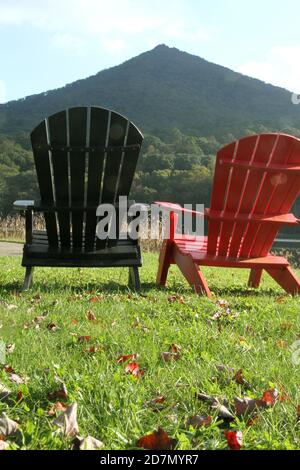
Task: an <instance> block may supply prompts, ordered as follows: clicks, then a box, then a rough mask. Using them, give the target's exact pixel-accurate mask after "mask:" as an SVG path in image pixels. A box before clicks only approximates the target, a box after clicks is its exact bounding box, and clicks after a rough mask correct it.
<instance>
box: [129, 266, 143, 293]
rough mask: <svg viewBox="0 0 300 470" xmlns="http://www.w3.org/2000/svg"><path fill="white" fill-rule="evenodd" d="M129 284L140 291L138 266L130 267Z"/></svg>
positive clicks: (131, 287)
mask: <svg viewBox="0 0 300 470" xmlns="http://www.w3.org/2000/svg"><path fill="white" fill-rule="evenodd" d="M128 286H129V288H130V289H132V290H135V291H138V292H139V291H140V290H141V281H140V274H139V268H138V267H137V266H133V267H131V268H129V278H128Z"/></svg>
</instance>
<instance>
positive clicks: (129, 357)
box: [117, 354, 139, 364]
mask: <svg viewBox="0 0 300 470" xmlns="http://www.w3.org/2000/svg"><path fill="white" fill-rule="evenodd" d="M138 357H139V356H138V354H125V355H124V356H120V357H118V359H117V363H118V364H123V363H124V362H127V361H129V360H130V361H131V360H132V361H136V360H137V359H138Z"/></svg>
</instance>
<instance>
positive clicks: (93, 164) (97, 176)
mask: <svg viewBox="0 0 300 470" xmlns="http://www.w3.org/2000/svg"><path fill="white" fill-rule="evenodd" d="M108 120H109V111H108V110H106V109H101V108H94V107H93V108H91V116H90V138H89V141H90V147H91V148H93V147H94V148H96V147H98V149H97V150H96V151H92V152H90V154H89V162H88V182H87V206H95V207H96V206H98V204H99V200H100V190H101V180H102V174H103V164H104V156H105V152H104V150H99V147H100V148H101V147H105V144H106V136H107V126H108ZM96 225H97V217H96V210H95V209H92V210H87V213H86V225H85V249H86V250H93V249H94V246H95V238H96Z"/></svg>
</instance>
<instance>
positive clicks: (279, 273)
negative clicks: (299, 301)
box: [266, 266, 300, 295]
mask: <svg viewBox="0 0 300 470" xmlns="http://www.w3.org/2000/svg"><path fill="white" fill-rule="evenodd" d="M266 271H267V273H268V274H269V275H270V276H271V277H272V278H273V279H274V281H276V282H277V284H279V285H280V286H281V287H282V288H283V289H284V290H285V291H286V292H287V293H288V294H292V295H297V294H300V280H299V279H298V278H297V276H296V274H295V273H294V272H293V270H292V269H291V267H290V266H287V267H285V268H282V269H270V268H266Z"/></svg>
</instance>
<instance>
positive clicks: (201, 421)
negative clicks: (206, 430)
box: [186, 415, 212, 429]
mask: <svg viewBox="0 0 300 470" xmlns="http://www.w3.org/2000/svg"><path fill="white" fill-rule="evenodd" d="M211 422H212V417H211V416H200V415H195V416H192V417H191V418H189V419H188V420H187V422H186V425H187V426H188V427H189V426H192V427H193V428H195V429H199V428H202V426H209V425H210V424H211Z"/></svg>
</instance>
